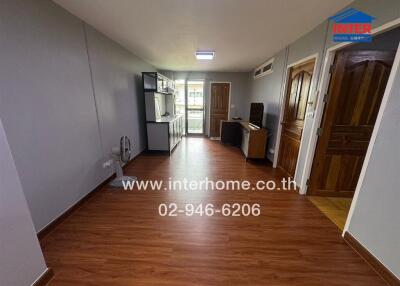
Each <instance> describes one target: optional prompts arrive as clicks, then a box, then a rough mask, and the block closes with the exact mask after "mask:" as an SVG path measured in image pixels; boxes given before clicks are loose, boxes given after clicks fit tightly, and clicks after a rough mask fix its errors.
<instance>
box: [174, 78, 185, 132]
mask: <svg viewBox="0 0 400 286" xmlns="http://www.w3.org/2000/svg"><path fill="white" fill-rule="evenodd" d="M175 89H176V94H175V114H177V115H183V130H186V128H185V124H186V119H185V80H183V79H180V80H176V81H175Z"/></svg>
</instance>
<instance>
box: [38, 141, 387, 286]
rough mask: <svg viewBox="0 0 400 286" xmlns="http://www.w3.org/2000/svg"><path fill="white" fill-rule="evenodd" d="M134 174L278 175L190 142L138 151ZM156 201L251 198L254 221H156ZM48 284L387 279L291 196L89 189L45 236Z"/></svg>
mask: <svg viewBox="0 0 400 286" xmlns="http://www.w3.org/2000/svg"><path fill="white" fill-rule="evenodd" d="M127 173H128V174H130V175H135V176H137V177H138V178H139V179H168V178H169V177H170V176H171V177H174V178H182V177H184V176H186V177H187V178H188V179H201V178H204V177H205V176H208V177H209V178H214V179H248V180H251V181H256V180H259V179H263V180H270V179H274V180H277V181H278V180H280V178H281V174H280V173H279V172H278V171H276V170H274V169H272V168H271V167H267V166H266V165H265V164H264V163H254V162H246V161H245V160H244V159H243V156H242V155H241V153H240V151H239V149H236V148H234V147H227V146H223V145H221V144H220V143H219V142H218V141H211V140H207V139H203V138H190V139H187V140H184V141H183V142H181V143H180V145H179V146H178V148H177V149H176V150H175V152H174V153H173V154H172V156H171V157H168V156H164V155H141V156H139V157H138V158H137V159H136V160H135V161H134V162H132V163H131V164H130V165H129V167H128V170H127ZM163 202H178V203H190V202H193V203H199V202H203V203H213V204H215V205H222V204H223V203H233V202H250V203H260V204H261V205H262V212H261V216H259V217H222V216H221V215H217V216H213V217H184V216H179V217H160V216H159V215H158V210H157V208H158V205H159V204H160V203H163ZM42 245H43V250H44V254H45V258H46V261H47V263H48V266H49V267H51V268H53V270H54V271H55V277H54V279H53V280H52V282H51V283H50V285H96V286H98V285H113V286H119V285H121V286H122V285H123V286H130V285H135V286H136V285H174V286H179V285H185V286H187V285H207V286H208V285H286V286H287V285H307V286H312V285H340V286H343V285H352V286H354V285H384V283H383V282H382V281H381V280H380V278H379V277H378V276H377V275H376V274H375V272H374V271H373V270H372V269H370V267H369V266H368V265H367V264H366V263H365V262H364V261H363V260H362V259H361V258H360V257H359V256H357V255H356V254H355V253H354V252H353V251H352V249H351V248H350V247H348V246H347V245H346V244H345V242H344V241H343V240H342V238H341V233H340V231H339V230H338V228H337V227H336V226H335V225H334V224H333V223H332V222H331V221H330V220H329V219H328V218H326V217H325V216H324V215H323V214H322V213H321V212H320V211H319V210H318V209H317V208H316V207H315V206H314V205H313V204H312V203H311V202H310V201H308V200H307V199H306V198H305V197H303V196H300V195H298V194H297V193H295V192H282V191H281V192H267V191H265V192H259V191H258V192H257V191H247V192H246V191H240V192H239V191H236V192H235V191H208V192H205V191H169V192H168V191H159V192H151V191H148V192H141V193H139V192H123V191H111V190H106V189H105V190H103V191H100V192H98V193H96V194H95V195H94V196H93V197H91V199H90V200H89V201H87V202H86V203H85V204H83V205H82V207H81V208H80V209H78V210H77V211H76V212H75V213H74V214H73V215H72V216H71V217H69V218H68V219H67V220H66V221H64V223H62V224H60V225H59V226H58V227H57V228H56V229H55V230H54V231H53V232H51V233H50V234H48V235H47V236H46V237H45V238H44V239H43V241H42Z"/></svg>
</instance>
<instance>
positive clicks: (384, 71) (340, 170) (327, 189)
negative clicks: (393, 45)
mask: <svg viewBox="0 0 400 286" xmlns="http://www.w3.org/2000/svg"><path fill="white" fill-rule="evenodd" d="M394 56H395V54H394V52H391V51H390V52H389V51H351V50H348V51H345V50H344V51H340V52H338V53H337V54H336V58H335V61H334V65H333V71H332V76H331V82H330V86H329V90H328V96H327V99H326V101H327V103H326V105H325V111H324V116H323V119H322V124H321V129H320V132H319V134H320V136H319V138H318V143H317V149H316V153H315V156H314V161H313V166H312V171H311V176H310V181H309V188H310V189H309V191H308V193H309V194H313V195H323V196H343V197H352V196H353V194H354V191H355V188H356V185H357V181H358V178H359V175H360V172H361V167H362V165H363V162H364V157H365V154H366V152H367V148H368V144H369V141H370V138H371V134H372V130H373V128H374V124H375V121H376V117H377V115H378V111H379V108H380V104H381V101H382V97H383V93H384V91H385V88H386V83H387V80H388V77H389V73H390V70H391V67H392V63H393V60H394Z"/></svg>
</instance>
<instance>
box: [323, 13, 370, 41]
mask: <svg viewBox="0 0 400 286" xmlns="http://www.w3.org/2000/svg"><path fill="white" fill-rule="evenodd" d="M329 19H330V20H332V21H334V24H333V41H334V42H364V43H365V42H371V41H372V37H371V23H372V22H373V21H374V20H375V18H374V17H372V16H370V15H368V14H366V13H364V12H361V11H358V10H356V9H354V8H349V9H346V10H345V11H343V12H340V13H338V14H336V15H335V16H333V17H330V18H329Z"/></svg>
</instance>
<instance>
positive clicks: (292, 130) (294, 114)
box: [277, 58, 315, 178]
mask: <svg viewBox="0 0 400 286" xmlns="http://www.w3.org/2000/svg"><path fill="white" fill-rule="evenodd" d="M314 68H315V58H313V59H311V60H306V61H305V62H302V63H300V64H297V65H294V66H292V67H290V68H289V70H288V79H287V81H288V82H287V88H286V95H285V98H284V109H283V118H282V121H281V136H280V143H279V153H278V163H277V167H278V168H279V169H281V170H282V171H283V172H284V173H285V174H286V175H288V176H290V177H292V178H294V175H295V172H296V166H297V158H298V155H299V150H300V143H301V138H302V133H303V126H304V120H305V116H306V110H307V104H308V98H309V94H310V90H311V81H312V77H313V73H314Z"/></svg>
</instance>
